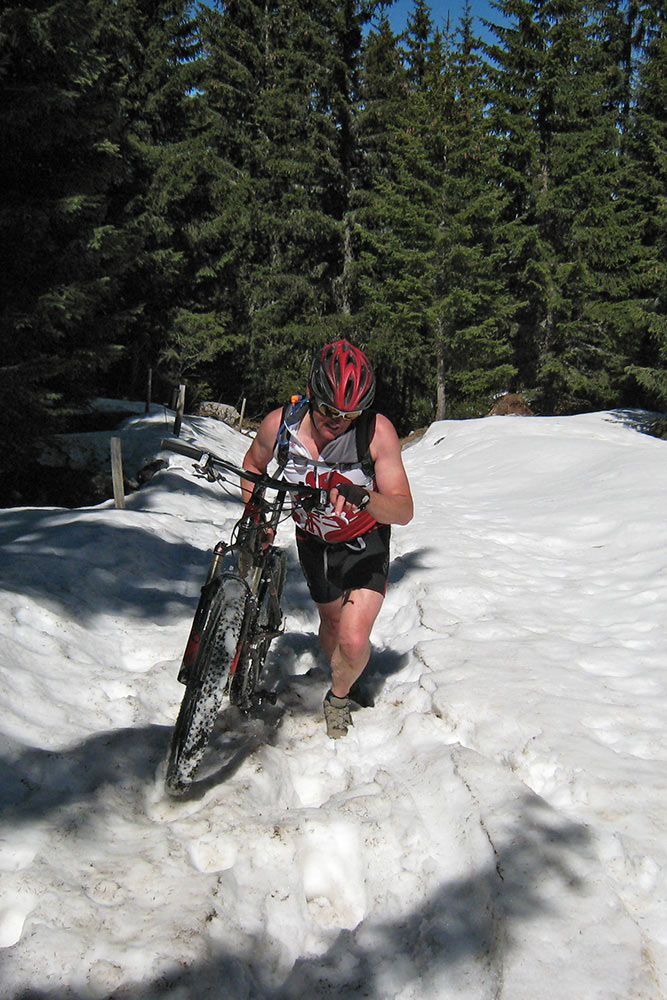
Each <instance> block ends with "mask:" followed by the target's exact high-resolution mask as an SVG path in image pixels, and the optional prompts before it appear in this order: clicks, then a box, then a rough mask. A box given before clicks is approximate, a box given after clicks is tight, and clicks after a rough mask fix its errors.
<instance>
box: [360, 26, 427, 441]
mask: <svg viewBox="0 0 667 1000" xmlns="http://www.w3.org/2000/svg"><path fill="white" fill-rule="evenodd" d="M422 12H423V11H422ZM413 29H414V30H415V32H416V33H415V34H414V38H413V40H414V42H415V44H421V33H422V32H424V30H425V31H427V32H430V22H428V24H426V23H424V24H419V25H418V24H417V23H416V22H414V24H413V23H412V22H411V25H410V28H409V31H412V30H413ZM410 45H411V39H410V36H408V46H410ZM411 51H412V50H411V49H410V48H409V49H408V55H407V56H405V55H404V54H403V55H402V53H401V51H400V49H399V45H398V40H397V39H396V37H395V36H394V34H393V32H392V31H391V28H390V26H389V22H388V20H387V18H386V16H382V17H381V19H380V21H379V24H378V27H377V29H374V30H372V31H371V32H370V33H369V34H368V37H367V39H366V44H365V51H364V71H363V80H362V88H361V105H362V110H361V112H360V115H359V142H360V146H361V148H362V149H363V152H364V161H363V164H364V165H363V170H362V173H361V183H360V185H359V189H358V192H357V219H358V222H359V254H358V302H359V309H358V313H357V317H356V318H357V324H358V327H359V329H360V331H361V336H362V338H363V339H364V342H366V343H367V346H368V349H369V351H370V352H371V354H372V356H373V358H374V359H375V361H376V362H377V365H378V369H379V392H378V406H379V407H380V409H382V410H383V412H386V413H388V414H389V415H390V416H391V417H393V419H394V420H395V421H396V423H397V424H398V426H399V428H400V430H402V431H403V430H406V429H409V427H410V426H414V425H415V423H417V424H420V423H423V422H424V421H425V420H426V419H429V418H430V415H431V414H432V412H433V405H434V396H435V380H434V371H435V344H434V340H435V336H434V331H435V274H436V270H435V268H436V252H437V251H436V245H437V220H438V216H437V210H438V201H437V198H438V184H439V181H438V165H437V163H436V158H435V155H434V149H433V126H434V122H433V112H432V107H431V105H430V103H429V100H428V96H427V85H426V84H419V83H416V84H411V83H410V73H411V69H410V54H409V53H410V52H411ZM404 60H405V61H404Z"/></svg>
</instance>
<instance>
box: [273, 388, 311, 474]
mask: <svg viewBox="0 0 667 1000" xmlns="http://www.w3.org/2000/svg"><path fill="white" fill-rule="evenodd" d="M307 402H308V399H307V397H306V396H300V395H294V396H291V397H290V400H289V402H288V403H285V405H284V406H283V415H282V417H281V420H280V427H279V428H278V435H277V438H276V443H277V451H276V460H277V462H278V472H277V475H280V473H281V472H282V471H283V469H284V468H285V466H286V465H287V461H288V459H289V427H288V422H289V421H290V417H293V416H294V415H295V414H296V413H297V412H298V411H299V410H300V409H301V408H302V407H303V406H304V404H306V403H307Z"/></svg>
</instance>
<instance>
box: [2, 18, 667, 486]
mask: <svg viewBox="0 0 667 1000" xmlns="http://www.w3.org/2000/svg"><path fill="white" fill-rule="evenodd" d="M389 6H390V5H388V4H386V3H385V4H383V3H378V2H374V0H338V2H333V0H290V2H289V3H285V2H282V0H280V2H278V0H275V2H273V0H229V2H227V3H222V2H212V3H211V4H210V5H203V4H196V3H190V2H184V0H28V2H26V3H21V4H17V3H13V2H12V0H7V2H5V4H4V5H3V8H2V12H1V13H0V87H1V88H2V101H1V104H0V121H1V133H0V142H1V148H2V210H1V213H0V247H1V248H2V267H1V268H0V289H1V292H0V324H1V330H0V336H1V338H2V357H1V358H0V391H1V393H2V402H3V407H4V411H5V412H4V428H5V435H4V436H5V438H6V441H5V444H4V445H3V464H5V469H4V472H3V475H2V481H1V483H0V488H1V489H2V501H0V502H5V503H6V502H7V499H6V498H7V497H8V496H10V495H18V496H20V495H23V494H22V493H21V488H20V485H19V487H17V469H18V468H19V467H21V468H23V469H26V468H28V467H29V465H30V461H31V460H32V458H36V457H37V455H38V452H39V447H40V442H42V441H43V440H44V439H45V438H46V437H48V435H50V434H52V433H56V432H58V431H62V430H66V429H68V428H70V427H72V426H76V419H77V414H79V413H80V412H81V411H82V409H83V407H84V406H85V403H86V400H87V399H90V398H92V397H95V396H110V397H114V398H129V399H142V398H144V397H145V392H146V380H147V373H148V370H149V369H150V370H151V371H152V373H153V375H152V377H153V397H154V399H156V400H158V401H163V402H168V401H169V399H170V398H171V390H172V388H173V386H175V385H178V384H179V383H181V382H185V383H186V385H187V388H188V396H187V406H188V407H193V406H195V405H196V404H197V403H198V402H199V401H201V400H203V399H209V400H220V401H224V402H227V403H231V404H237V403H238V401H239V400H240V399H241V398H242V397H244V398H246V399H247V413H248V414H249V415H251V416H260V415H262V414H263V413H264V412H266V411H267V410H268V409H269V408H271V407H273V406H277V405H280V404H282V403H283V402H285V400H286V399H288V398H289V396H290V394H291V393H293V392H295V391H299V390H302V389H303V388H304V387H305V377H306V374H307V370H308V366H309V362H310V358H311V356H312V353H313V351H314V349H315V348H316V347H317V346H319V345H321V344H322V343H324V342H326V341H327V340H331V339H335V338H337V337H341V336H345V337H348V338H349V339H351V340H353V341H354V342H355V343H357V344H358V345H359V346H361V347H363V348H364V349H365V350H366V351H367V352H368V353H369V355H370V357H371V358H372V360H373V361H374V363H375V365H376V370H377V373H378V396H377V406H378V409H380V410H381V411H383V412H384V413H386V414H387V415H388V416H389V417H390V418H391V419H392V420H393V421H394V422H395V424H396V426H397V429H398V430H399V433H402V434H405V433H407V432H409V431H410V430H412V429H414V428H417V427H420V426H423V425H425V424H427V423H429V422H430V421H432V420H434V419H438V418H443V417H447V418H465V417H470V416H478V415H482V414H484V413H486V412H488V409H489V407H490V405H491V403H492V401H493V398H494V396H496V395H497V394H499V393H502V392H504V391H512V392H521V393H523V394H524V396H525V397H526V399H527V400H528V401H529V403H530V405H531V407H532V408H533V410H534V411H535V412H536V413H538V414H568V413H575V412H581V411H585V410H595V409H606V408H612V407H646V408H648V409H652V410H659V411H663V410H665V409H667V321H666V317H665V289H666V286H667V282H666V280H665V279H666V263H667V197H666V183H665V181H666V172H667V125H666V114H665V111H666V108H667V38H666V36H665V9H664V2H663V0H590V2H589V0H498V2H497V3H496V4H494V6H495V7H496V8H497V10H498V14H499V17H498V24H497V25H494V26H492V27H491V28H490V31H491V37H493V38H494V39H495V41H494V42H493V43H492V44H489V43H488V42H487V43H483V42H482V41H481V40H480V38H479V37H477V36H476V33H475V19H474V18H473V17H472V14H471V11H470V9H469V8H468V9H466V10H465V12H464V15H463V16H462V17H461V18H460V20H459V21H458V23H456V24H454V23H451V24H448V25H444V26H442V25H437V24H436V23H435V21H434V18H433V15H432V11H431V9H430V8H429V6H428V4H427V3H425V2H424V0H414V5H413V9H412V12H411V14H410V15H409V17H408V21H407V26H406V30H405V31H404V32H403V33H402V34H400V35H396V34H395V33H394V32H393V31H392V29H391V27H390V24H389V21H388V18H387V8H388V7H389ZM12 491H13V493H12Z"/></svg>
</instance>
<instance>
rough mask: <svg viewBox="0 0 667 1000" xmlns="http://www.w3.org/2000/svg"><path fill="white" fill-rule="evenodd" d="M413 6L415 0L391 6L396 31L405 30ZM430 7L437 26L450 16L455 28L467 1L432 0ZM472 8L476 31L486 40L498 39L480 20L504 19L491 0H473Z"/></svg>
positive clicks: (393, 28) (497, 20)
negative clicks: (483, 18)
mask: <svg viewBox="0 0 667 1000" xmlns="http://www.w3.org/2000/svg"><path fill="white" fill-rule="evenodd" d="M413 7H414V0H396V2H395V3H394V5H393V6H392V7H390V8H389V10H388V11H387V16H388V17H389V23H390V24H391V27H392V30H393V31H395V32H396V33H398V32H400V31H403V29H404V28H405V25H406V23H407V19H408V15H409V14H410V12H411V11H412V10H413ZM429 7H430V8H431V18H432V20H433V24H434V26H435V27H436V28H444V27H445V25H446V24H447V18H448V17H449V20H450V25H451V28H452V29H455V28H457V27H458V26H459V22H460V19H461V16H462V15H463V10H464V7H465V3H464V0H430V2H429ZM470 10H471V13H472V15H473V17H474V18H475V21H474V25H473V27H474V30H475V33H476V34H477V35H479V36H480V37H482V38H483V39H484V40H485V41H496V38H495V36H494V35H492V34H491V33H490V32H487V31H486V30H485V29H484V26H483V25H482V22H481V20H480V18H482V17H485V18H486V19H487V20H488V21H494V22H495V23H500V22H501V21H502V18H501V16H500V13H499V12H498V11H497V10H496V9H495V8H494V7H493V6H492V5H491V2H490V0H472V2H471V4H470Z"/></svg>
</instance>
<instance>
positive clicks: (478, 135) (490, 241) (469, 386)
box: [436, 7, 516, 418]
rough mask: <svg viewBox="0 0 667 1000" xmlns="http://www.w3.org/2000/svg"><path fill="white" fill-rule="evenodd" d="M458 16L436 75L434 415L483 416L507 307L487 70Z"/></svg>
mask: <svg viewBox="0 0 667 1000" xmlns="http://www.w3.org/2000/svg"><path fill="white" fill-rule="evenodd" d="M480 48H481V43H480V41H479V39H477V38H476V37H475V36H474V34H473V31H472V16H471V13H470V9H469V7H468V8H466V10H465V12H464V16H463V17H462V19H461V24H460V28H459V30H458V32H457V34H456V36H455V40H454V45H453V47H452V48H451V50H450V52H449V58H448V70H447V73H446V75H445V77H444V78H443V79H444V80H446V88H445V89H444V91H443V94H442V97H443V113H442V115H441V120H442V121H443V122H444V129H443V137H442V144H443V181H442V195H441V197H442V202H441V204H442V208H441V221H440V226H439V231H440V240H439V266H438V293H439V301H438V369H439V372H440V373H441V375H440V378H439V400H438V408H437V413H436V415H437V417H438V418H442V417H444V416H445V415H446V413H447V415H468V416H469V415H479V414H483V413H485V412H486V411H487V410H488V408H489V405H490V403H491V400H492V398H493V396H494V394H495V393H498V392H500V391H503V390H504V389H507V388H509V387H510V386H511V382H512V379H513V377H514V376H515V374H516V368H515V367H514V366H513V365H512V363H511V347H510V332H511V302H510V298H509V294H508V291H507V288H506V286H505V282H504V280H503V267H504V263H505V257H506V253H507V248H506V238H507V237H506V226H505V225H504V224H503V221H502V213H503V209H504V200H505V197H504V193H503V190H502V188H501V186H500V183H499V175H500V170H499V143H498V140H497V138H496V137H495V136H494V135H493V134H492V132H491V129H490V124H489V119H488V116H487V113H486V108H487V103H488V82H487V67H486V63H485V61H484V60H483V59H482V58H481V56H480V55H479V50H480Z"/></svg>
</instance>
